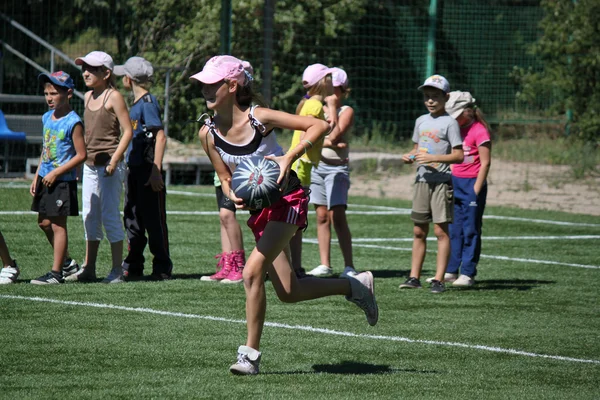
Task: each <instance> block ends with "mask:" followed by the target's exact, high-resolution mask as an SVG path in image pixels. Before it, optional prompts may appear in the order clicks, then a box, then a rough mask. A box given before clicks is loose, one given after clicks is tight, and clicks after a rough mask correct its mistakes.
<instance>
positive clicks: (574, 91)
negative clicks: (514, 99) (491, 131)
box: [515, 0, 600, 146]
mask: <svg viewBox="0 0 600 400" xmlns="http://www.w3.org/2000/svg"><path fill="white" fill-rule="evenodd" d="M541 4H542V6H543V8H544V10H545V12H546V15H545V17H544V18H543V20H542V21H541V24H540V26H541V28H542V29H543V35H542V36H541V37H540V38H539V40H538V41H537V43H535V45H534V46H533V47H532V52H533V53H534V54H535V55H536V56H538V57H539V58H540V60H541V61H542V63H543V66H544V68H543V70H542V71H539V72H536V71H532V70H527V71H524V70H517V71H516V74H515V75H516V76H518V78H519V80H520V83H521V84H522V91H521V93H520V94H519V98H520V99H521V100H524V101H526V102H528V103H530V104H532V105H536V104H539V103H540V102H541V101H544V100H546V99H548V98H551V99H553V102H552V105H551V107H550V108H549V109H548V112H549V113H552V114H565V113H567V111H568V110H570V111H571V112H572V125H571V126H570V127H569V131H570V132H571V133H572V134H574V135H576V136H577V137H579V138H581V139H583V140H585V141H589V142H593V143H595V146H598V144H599V143H600V142H599V138H600V2H599V1H598V0H571V1H569V0H544V1H542V3H541Z"/></svg>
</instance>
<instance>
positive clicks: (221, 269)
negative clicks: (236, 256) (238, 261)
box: [200, 252, 233, 282]
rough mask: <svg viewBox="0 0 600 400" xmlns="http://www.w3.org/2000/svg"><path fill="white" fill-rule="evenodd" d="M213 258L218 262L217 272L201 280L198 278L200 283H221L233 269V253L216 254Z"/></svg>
mask: <svg viewBox="0 0 600 400" xmlns="http://www.w3.org/2000/svg"><path fill="white" fill-rule="evenodd" d="M215 258H218V259H219V261H218V262H217V272H216V273H215V274H212V275H210V276H203V277H202V278H200V280H201V281H208V282H216V281H222V280H223V279H225V278H227V276H228V275H229V273H230V272H231V269H232V268H233V262H232V261H233V253H231V254H228V253H225V252H223V253H221V254H217V255H216V256H215Z"/></svg>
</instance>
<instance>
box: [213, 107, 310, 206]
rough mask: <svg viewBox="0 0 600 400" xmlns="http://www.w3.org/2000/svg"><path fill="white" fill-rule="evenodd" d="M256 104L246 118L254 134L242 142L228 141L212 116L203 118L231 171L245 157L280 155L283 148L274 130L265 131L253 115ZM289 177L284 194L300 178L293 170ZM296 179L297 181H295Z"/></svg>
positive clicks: (282, 153)
mask: <svg viewBox="0 0 600 400" xmlns="http://www.w3.org/2000/svg"><path fill="white" fill-rule="evenodd" d="M256 107H258V106H253V107H252V108H251V109H250V113H249V114H248V118H249V119H250V125H252V128H253V129H254V136H253V137H252V138H251V139H250V140H249V141H248V142H247V143H244V144H234V143H230V142H228V141H227V139H225V137H223V136H222V135H221V134H220V133H219V130H218V129H217V127H216V124H215V122H214V119H213V117H208V118H206V119H205V120H204V125H206V126H207V127H208V132H209V134H210V135H211V136H212V138H213V142H214V144H215V147H216V149H217V151H218V152H219V155H220V156H221V159H222V160H223V162H224V163H225V165H227V167H229V170H230V171H231V173H233V171H235V169H236V168H237V166H238V165H239V164H240V163H241V162H242V160H243V159H244V158H247V157H264V156H276V157H278V156H282V155H284V152H283V149H282V148H281V146H280V145H279V143H277V138H276V136H275V132H273V130H272V129H271V130H270V131H268V132H267V128H266V127H265V126H264V125H263V123H262V122H260V121H259V120H257V119H256V117H254V110H255V109H256ZM291 172H292V173H291V174H290V178H289V181H288V184H287V189H286V190H285V193H284V194H287V193H290V192H291V191H293V190H297V189H298V188H299V187H301V185H300V180H299V179H298V177H297V175H296V174H295V173H294V171H291ZM296 181H297V182H296Z"/></svg>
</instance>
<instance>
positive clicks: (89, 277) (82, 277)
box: [65, 265, 97, 283]
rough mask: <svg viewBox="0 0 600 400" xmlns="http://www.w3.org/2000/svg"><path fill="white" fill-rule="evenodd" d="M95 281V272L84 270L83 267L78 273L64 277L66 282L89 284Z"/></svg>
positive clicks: (84, 267)
mask: <svg viewBox="0 0 600 400" xmlns="http://www.w3.org/2000/svg"><path fill="white" fill-rule="evenodd" d="M96 280H97V278H96V271H92V270H90V269H88V268H86V266H85V265H84V266H82V267H81V269H80V270H79V271H77V272H75V273H74V274H71V275H69V276H67V277H65V281H67V282H82V283H89V282H95V281H96Z"/></svg>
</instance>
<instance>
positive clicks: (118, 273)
mask: <svg viewBox="0 0 600 400" xmlns="http://www.w3.org/2000/svg"><path fill="white" fill-rule="evenodd" d="M123 282H125V281H124V280H123V268H122V267H113V269H111V270H110V274H108V276H107V277H106V278H104V279H102V283H123Z"/></svg>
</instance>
